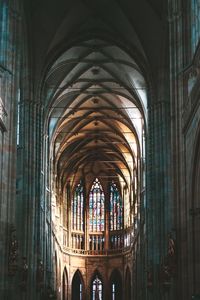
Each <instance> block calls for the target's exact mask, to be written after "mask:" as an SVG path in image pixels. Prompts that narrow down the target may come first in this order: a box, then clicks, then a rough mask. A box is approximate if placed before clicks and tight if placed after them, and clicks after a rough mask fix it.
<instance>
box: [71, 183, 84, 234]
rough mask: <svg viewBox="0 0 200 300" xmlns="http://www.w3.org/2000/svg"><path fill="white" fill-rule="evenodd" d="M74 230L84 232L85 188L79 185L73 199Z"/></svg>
mask: <svg viewBox="0 0 200 300" xmlns="http://www.w3.org/2000/svg"><path fill="white" fill-rule="evenodd" d="M72 229H73V230H81V231H83V186H82V184H81V183H79V184H78V185H77V187H76V189H75V191H74V197H73V199H72Z"/></svg>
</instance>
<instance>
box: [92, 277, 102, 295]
mask: <svg viewBox="0 0 200 300" xmlns="http://www.w3.org/2000/svg"><path fill="white" fill-rule="evenodd" d="M96 299H98V300H102V299H103V285H102V282H101V280H100V279H99V278H98V276H96V277H95V279H94V280H93V282H92V300H96Z"/></svg>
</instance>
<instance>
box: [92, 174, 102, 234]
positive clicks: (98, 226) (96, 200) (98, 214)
mask: <svg viewBox="0 0 200 300" xmlns="http://www.w3.org/2000/svg"><path fill="white" fill-rule="evenodd" d="M104 202H105V196H104V192H103V189H102V186H101V184H100V182H99V180H98V179H97V178H96V179H95V181H94V183H93V185H92V188H91V191H90V195H89V226H90V231H92V232H96V231H104V214H105V212H104Z"/></svg>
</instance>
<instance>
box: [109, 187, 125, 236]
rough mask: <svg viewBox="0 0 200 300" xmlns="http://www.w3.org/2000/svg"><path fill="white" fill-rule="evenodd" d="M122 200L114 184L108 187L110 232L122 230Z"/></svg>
mask: <svg viewBox="0 0 200 300" xmlns="http://www.w3.org/2000/svg"><path fill="white" fill-rule="evenodd" d="M122 222H123V220H122V199H121V197H120V194H119V191H118V189H117V186H116V184H115V183H112V184H111V185H110V230H120V229H122Z"/></svg>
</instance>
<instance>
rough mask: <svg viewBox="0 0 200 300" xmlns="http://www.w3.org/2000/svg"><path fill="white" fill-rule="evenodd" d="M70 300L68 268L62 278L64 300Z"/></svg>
mask: <svg viewBox="0 0 200 300" xmlns="http://www.w3.org/2000/svg"><path fill="white" fill-rule="evenodd" d="M67 299H68V276H67V270H66V268H65V269H64V271H63V277H62V300H67Z"/></svg>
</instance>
